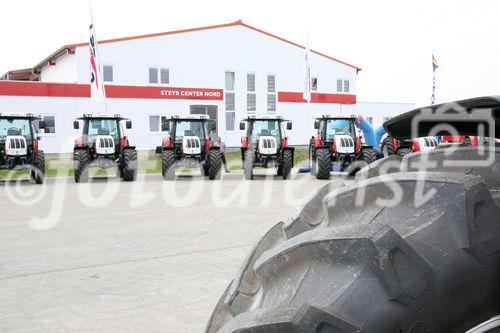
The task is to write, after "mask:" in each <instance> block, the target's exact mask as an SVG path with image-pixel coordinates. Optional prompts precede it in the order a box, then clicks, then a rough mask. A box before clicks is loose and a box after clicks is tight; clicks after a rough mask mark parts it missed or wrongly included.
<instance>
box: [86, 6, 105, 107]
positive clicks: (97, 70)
mask: <svg viewBox="0 0 500 333" xmlns="http://www.w3.org/2000/svg"><path fill="white" fill-rule="evenodd" d="M89 7H90V27H89V33H90V39H89V50H90V100H91V101H92V102H93V103H100V102H105V100H106V93H105V92H104V86H103V81H102V75H101V67H100V66H99V56H98V52H97V38H96V34H95V27H94V16H93V15H92V3H91V2H90V0H89Z"/></svg>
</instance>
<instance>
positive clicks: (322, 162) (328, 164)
mask: <svg viewBox="0 0 500 333" xmlns="http://www.w3.org/2000/svg"><path fill="white" fill-rule="evenodd" d="M315 168H316V179H329V178H330V171H331V169H332V158H331V156H330V151H329V150H328V149H327V148H317V149H316V167H315Z"/></svg>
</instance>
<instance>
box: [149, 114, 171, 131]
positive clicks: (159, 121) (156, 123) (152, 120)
mask: <svg viewBox="0 0 500 333" xmlns="http://www.w3.org/2000/svg"><path fill="white" fill-rule="evenodd" d="M168 119H169V117H168V116H156V115H155V116H149V131H150V132H153V133H154V132H168V131H167V124H168ZM160 126H161V127H160ZM160 128H161V130H160Z"/></svg>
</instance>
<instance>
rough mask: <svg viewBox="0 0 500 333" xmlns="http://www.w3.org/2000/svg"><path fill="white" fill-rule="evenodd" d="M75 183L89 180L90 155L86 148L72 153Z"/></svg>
mask: <svg viewBox="0 0 500 333" xmlns="http://www.w3.org/2000/svg"><path fill="white" fill-rule="evenodd" d="M73 161H74V176H75V183H85V182H87V181H88V180H89V163H90V157H89V153H88V152H87V151H86V150H77V151H75V152H74V153H73Z"/></svg>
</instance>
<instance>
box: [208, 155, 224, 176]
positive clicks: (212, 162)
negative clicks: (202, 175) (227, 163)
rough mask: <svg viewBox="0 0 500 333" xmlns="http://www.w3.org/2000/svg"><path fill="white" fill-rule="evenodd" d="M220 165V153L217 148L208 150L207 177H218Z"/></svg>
mask: <svg viewBox="0 0 500 333" xmlns="http://www.w3.org/2000/svg"><path fill="white" fill-rule="evenodd" d="M221 167H222V154H221V152H220V151H219V150H210V151H209V152H208V179H210V180H214V179H220V176H221Z"/></svg>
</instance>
